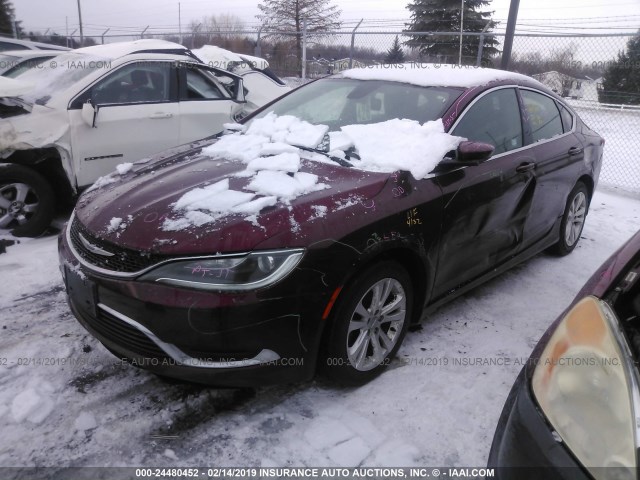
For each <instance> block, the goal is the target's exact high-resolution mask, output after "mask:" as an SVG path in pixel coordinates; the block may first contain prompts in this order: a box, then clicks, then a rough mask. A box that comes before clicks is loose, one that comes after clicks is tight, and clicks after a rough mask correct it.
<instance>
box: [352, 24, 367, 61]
mask: <svg viewBox="0 0 640 480" xmlns="http://www.w3.org/2000/svg"><path fill="white" fill-rule="evenodd" d="M362 20H364V19H363V18H361V19H360V21H359V22H358V24H357V25H356V28H354V29H353V31H352V32H351V48H350V49H349V68H353V53H354V52H353V51H354V48H355V47H354V45H355V42H356V30H358V27H359V26H360V24H361V23H362Z"/></svg>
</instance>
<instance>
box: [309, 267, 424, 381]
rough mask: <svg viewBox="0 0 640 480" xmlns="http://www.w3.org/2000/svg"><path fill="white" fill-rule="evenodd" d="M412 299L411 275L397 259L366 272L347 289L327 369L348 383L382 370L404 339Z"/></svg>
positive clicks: (334, 326) (337, 316)
mask: <svg viewBox="0 0 640 480" xmlns="http://www.w3.org/2000/svg"><path fill="white" fill-rule="evenodd" d="M412 302H413V288H412V285H411V279H410V277H409V275H408V274H407V272H406V271H405V269H404V268H402V267H401V266H400V265H398V264H397V263H394V262H384V263H381V264H379V265H376V266H374V267H371V268H369V269H367V270H365V271H364V272H362V274H360V275H359V276H358V277H357V278H356V279H355V280H353V281H352V282H351V284H350V285H349V287H347V288H346V289H345V291H343V292H342V295H341V299H340V303H339V305H338V306H337V308H336V311H335V315H334V317H333V322H332V325H331V327H330V328H331V330H330V334H329V336H328V339H327V344H326V345H325V351H326V355H325V356H324V359H323V360H321V361H324V364H323V365H322V367H323V368H322V369H323V370H324V373H325V374H326V375H327V376H328V377H329V378H330V379H331V380H333V381H335V382H337V383H340V384H343V385H361V384H363V383H366V382H368V381H369V380H371V379H373V378H374V377H376V376H377V375H379V374H380V373H381V372H382V371H383V370H384V369H385V368H386V367H387V365H388V364H389V362H390V361H391V359H392V358H393V356H394V355H395V354H396V352H397V351H398V349H399V348H400V345H401V344H402V340H403V339H404V336H405V334H406V332H407V327H408V326H409V322H410V320H411V307H412Z"/></svg>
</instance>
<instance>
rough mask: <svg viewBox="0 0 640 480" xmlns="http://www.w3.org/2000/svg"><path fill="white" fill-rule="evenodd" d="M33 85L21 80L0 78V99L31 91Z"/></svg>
mask: <svg viewBox="0 0 640 480" xmlns="http://www.w3.org/2000/svg"><path fill="white" fill-rule="evenodd" d="M33 87H34V86H33V85H32V84H31V83H28V82H23V81H22V80H19V79H15V78H8V77H0V97H17V96H19V95H24V94H25V93H28V92H30V91H31V90H32V89H33Z"/></svg>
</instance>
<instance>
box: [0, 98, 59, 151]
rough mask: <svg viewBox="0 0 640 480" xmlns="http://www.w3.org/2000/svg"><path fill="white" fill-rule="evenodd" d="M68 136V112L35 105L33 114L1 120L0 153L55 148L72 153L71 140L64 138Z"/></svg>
mask: <svg viewBox="0 0 640 480" xmlns="http://www.w3.org/2000/svg"><path fill="white" fill-rule="evenodd" d="M68 132H69V118H68V116H67V112H66V111H59V110H54V109H51V108H48V107H44V106H41V105H34V106H33V109H32V110H31V113H25V114H23V115H17V116H14V117H9V118H3V119H0V152H2V153H4V152H5V151H7V150H8V151H13V150H27V149H31V148H43V147H50V146H53V145H56V146H60V147H62V148H64V149H65V150H67V151H69V150H70V148H69V145H68V143H69V142H68V139H66V138H63V137H65V136H66V135H67V134H68ZM2 153H0V155H2ZM3 156H4V155H3Z"/></svg>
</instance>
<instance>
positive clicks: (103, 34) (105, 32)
mask: <svg viewBox="0 0 640 480" xmlns="http://www.w3.org/2000/svg"><path fill="white" fill-rule="evenodd" d="M109 30H111V29H110V28H107V29H106V30H105V31H104V32H103V33H102V44H103V45H104V36H105V35H106V34H107V32H108V31H109Z"/></svg>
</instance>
